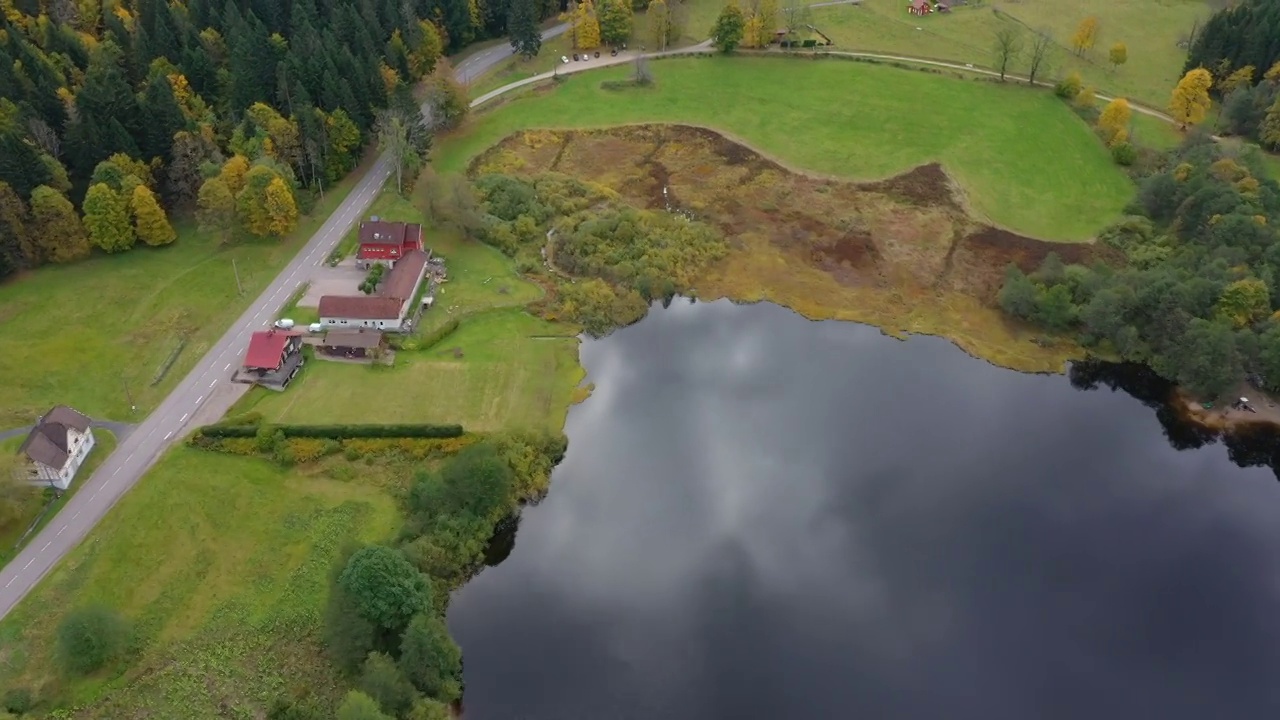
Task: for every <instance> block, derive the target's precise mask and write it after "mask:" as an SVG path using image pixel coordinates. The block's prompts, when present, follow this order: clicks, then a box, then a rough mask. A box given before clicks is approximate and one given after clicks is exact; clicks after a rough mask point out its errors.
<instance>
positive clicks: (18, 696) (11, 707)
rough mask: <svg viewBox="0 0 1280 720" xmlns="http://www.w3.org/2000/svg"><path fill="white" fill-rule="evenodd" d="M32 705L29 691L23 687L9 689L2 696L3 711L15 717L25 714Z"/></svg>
mask: <svg viewBox="0 0 1280 720" xmlns="http://www.w3.org/2000/svg"><path fill="white" fill-rule="evenodd" d="M34 704H35V702H34V701H33V700H32V699H31V691H30V690H28V689H26V688H24V687H17V688H10V689H9V690H8V691H7V692H5V694H4V709H5V710H8V711H9V712H11V713H13V714H15V715H22V714H25V713H27V712H28V711H30V710H31V706H32V705H34Z"/></svg>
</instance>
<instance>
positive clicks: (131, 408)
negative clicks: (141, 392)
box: [120, 372, 138, 412]
mask: <svg viewBox="0 0 1280 720" xmlns="http://www.w3.org/2000/svg"><path fill="white" fill-rule="evenodd" d="M120 384H121V385H123V386H124V397H125V399H126V400H128V401H129V412H136V411H137V410H138V406H137V405H134V404H133V393H131V392H129V381H128V380H125V379H124V373H123V372H122V373H120Z"/></svg>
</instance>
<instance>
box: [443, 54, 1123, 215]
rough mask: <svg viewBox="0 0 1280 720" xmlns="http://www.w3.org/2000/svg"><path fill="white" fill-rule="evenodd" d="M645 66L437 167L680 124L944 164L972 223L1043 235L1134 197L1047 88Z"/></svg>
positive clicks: (456, 150)
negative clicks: (510, 138) (630, 81)
mask: <svg viewBox="0 0 1280 720" xmlns="http://www.w3.org/2000/svg"><path fill="white" fill-rule="evenodd" d="M652 69H653V73H654V75H655V76H656V79H657V85H656V87H654V88H652V89H633V90H627V91H609V90H603V89H601V88H600V83H601V81H602V80H607V79H619V78H622V77H625V76H626V75H627V74H628V73H629V72H630V70H629V69H627V68H614V69H610V70H604V71H600V72H593V73H586V74H583V75H577V76H571V77H569V78H567V79H566V80H564V81H563V82H562V84H561V85H560V86H559V87H557V88H556V89H555V90H554V91H546V92H537V93H532V94H526V95H524V96H522V97H520V98H519V99H516V100H513V101H510V102H507V103H506V104H505V105H503V106H502V107H500V108H498V109H496V110H494V111H491V112H486V113H484V114H482V115H480V116H479V117H477V118H476V119H474V120H473V121H472V123H471V125H470V126H469V129H468V130H467V131H466V132H463V133H460V134H458V135H457V136H455V137H454V138H451V139H449V140H447V141H444V142H441V143H440V147H439V148H438V151H437V155H436V160H435V164H436V166H437V168H438V169H439V170H441V171H458V170H461V169H462V168H463V167H464V166H465V164H466V163H467V161H468V160H469V159H470V158H471V157H473V156H474V155H475V154H476V153H478V152H480V151H481V150H483V149H484V148H486V147H488V146H489V145H492V144H493V143H494V142H496V141H497V140H498V139H500V138H501V137H503V136H505V135H507V134H508V133H510V132H512V131H513V130H516V129H520V128H529V127H546V128H573V127H597V126H603V125H614V124H619V123H635V122H684V123H692V124H701V125H706V126H708V127H711V128H714V129H716V130H719V131H722V132H725V133H729V134H730V135H733V136H737V138H740V139H741V140H742V141H743V142H745V143H747V144H749V145H751V146H753V147H755V148H756V149H758V150H760V151H761V152H764V153H765V154H768V155H772V156H774V157H775V158H777V159H779V160H781V161H782V162H784V163H786V164H789V165H791V166H792V167H796V168H799V169H802V170H806V171H811V172H817V173H824V174H830V175H836V176H841V177H846V178H851V179H875V178H883V177H886V176H890V175H894V174H897V173H900V172H903V171H905V170H908V169H910V168H912V167H915V166H917V165H920V164H923V163H927V162H930V161H935V160H936V161H940V162H941V163H942V164H943V166H944V167H945V168H946V169H947V171H948V172H949V173H950V174H951V175H952V177H954V178H955V179H956V180H957V181H958V182H959V183H960V185H961V187H962V188H963V190H964V192H965V193H966V194H967V196H968V200H969V203H970V204H971V206H972V210H973V211H974V213H975V214H976V215H978V216H981V217H985V218H987V219H989V220H990V221H991V222H993V223H995V224H997V225H1001V226H1004V227H1007V228H1009V229H1011V230H1014V231H1017V232H1021V233H1026V234H1028V235H1032V236H1034V237H1040V238H1045V239H1050V240H1083V239H1087V238H1089V237H1092V235H1093V233H1094V232H1096V231H1097V230H1098V229H1099V228H1101V227H1102V226H1104V225H1105V224H1106V223H1108V222H1109V221H1111V220H1112V219H1114V218H1115V217H1116V216H1117V215H1118V214H1119V212H1120V210H1121V209H1122V208H1123V207H1124V205H1125V203H1126V202H1128V200H1129V198H1130V197H1131V196H1132V193H1133V187H1132V183H1130V181H1129V180H1128V178H1127V177H1126V176H1125V175H1124V174H1123V173H1122V172H1120V170H1119V169H1118V168H1117V167H1116V166H1115V165H1114V164H1113V163H1112V162H1111V159H1110V157H1109V155H1108V153H1107V151H1106V149H1105V148H1104V147H1103V146H1102V144H1101V143H1099V142H1098V140H1097V139H1096V138H1095V136H1094V135H1093V133H1092V131H1091V130H1090V129H1089V127H1088V126H1087V125H1085V123H1084V122H1083V121H1081V120H1080V119H1079V118H1078V117H1076V116H1075V115H1074V114H1072V113H1071V112H1070V111H1069V110H1068V109H1067V108H1066V107H1064V106H1063V105H1062V103H1061V101H1059V100H1057V99H1056V98H1054V97H1053V96H1052V95H1050V94H1049V93H1045V92H1036V91H1031V90H1028V89H1027V88H1023V87H1014V86H1000V85H997V84H994V83H988V82H978V81H961V80H957V79H955V78H953V77H948V76H941V75H936V74H931V73H924V72H912V71H905V70H901V69H897V68H890V67H880V66H874V65H868V64H866V63H857V62H846V61H840V60H825V61H813V62H810V61H803V60H790V59H782V58H748V57H735V58H721V57H716V58H699V59H679V60H662V61H657V62H654V63H653V64H652Z"/></svg>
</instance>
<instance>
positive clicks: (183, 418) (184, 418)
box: [178, 413, 189, 423]
mask: <svg viewBox="0 0 1280 720" xmlns="http://www.w3.org/2000/svg"><path fill="white" fill-rule="evenodd" d="M188 414H189V413H183V414H182V419H181V420H179V421H178V422H180V423H184V422H186V421H187V415H188Z"/></svg>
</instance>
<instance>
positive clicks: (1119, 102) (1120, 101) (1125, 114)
mask: <svg viewBox="0 0 1280 720" xmlns="http://www.w3.org/2000/svg"><path fill="white" fill-rule="evenodd" d="M1131 118H1132V111H1131V110H1130V109H1129V101H1128V100H1125V99H1124V98H1116V99H1115V100H1112V101H1111V102H1109V103H1107V105H1106V107H1104V108H1102V114H1101V115H1099V116H1098V132H1100V133H1102V139H1103V140H1105V141H1106V143H1107V145H1109V146H1112V147H1114V146H1116V145H1119V144H1120V143H1122V142H1125V141H1126V140H1128V139H1129V120H1130V119H1131Z"/></svg>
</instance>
